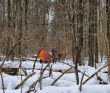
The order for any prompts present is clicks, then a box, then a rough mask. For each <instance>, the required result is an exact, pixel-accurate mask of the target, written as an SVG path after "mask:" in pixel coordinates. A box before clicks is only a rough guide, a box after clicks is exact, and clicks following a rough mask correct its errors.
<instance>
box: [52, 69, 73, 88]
mask: <svg viewBox="0 0 110 93" xmlns="http://www.w3.org/2000/svg"><path fill="white" fill-rule="evenodd" d="M70 69H72V68H69V69H67V70H66V71H65V72H64V73H62V74H61V75H60V76H59V77H58V78H57V79H56V80H55V81H54V82H53V83H52V84H51V86H53V85H54V84H55V83H56V82H57V81H58V80H59V79H60V78H61V77H62V76H63V75H64V74H65V73H66V72H68V71H69V70H70Z"/></svg>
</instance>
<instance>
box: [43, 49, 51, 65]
mask: <svg viewBox="0 0 110 93" xmlns="http://www.w3.org/2000/svg"><path fill="white" fill-rule="evenodd" d="M50 60H51V57H50V53H49V51H45V55H44V63H47V62H50Z"/></svg>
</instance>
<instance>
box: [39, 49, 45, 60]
mask: <svg viewBox="0 0 110 93" xmlns="http://www.w3.org/2000/svg"><path fill="white" fill-rule="evenodd" d="M43 56H44V50H41V51H40V53H39V57H40V60H43Z"/></svg>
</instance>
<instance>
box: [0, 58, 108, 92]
mask: <svg viewBox="0 0 110 93" xmlns="http://www.w3.org/2000/svg"><path fill="white" fill-rule="evenodd" d="M64 62H65V63H68V64H70V65H72V60H64ZM0 63H2V61H0ZM19 63H20V62H19V61H15V62H12V61H6V62H5V64H4V68H6V67H10V68H18V67H19ZM33 63H34V62H33V61H23V62H22V67H23V68H26V72H27V75H28V76H29V75H30V74H32V68H33ZM46 65H47V64H43V68H44V67H45V66H46ZM50 65H52V69H53V70H58V71H57V72H55V71H54V72H52V75H51V76H50V77H49V67H48V68H47V70H46V71H45V72H44V74H43V76H42V77H43V78H44V79H42V90H40V88H39V86H40V85H39V82H38V83H37V84H36V86H35V90H36V93H110V83H108V78H107V73H104V72H107V67H106V68H104V69H102V70H101V71H100V72H99V73H98V75H97V76H99V77H100V78H101V79H102V80H103V81H104V82H107V83H108V84H99V83H100V80H98V79H97V76H96V75H95V76H94V77H93V78H91V79H90V80H89V81H88V82H87V83H85V84H84V85H82V90H81V91H80V90H79V88H80V85H76V75H75V73H66V74H64V75H63V76H62V77H61V78H60V79H59V80H58V81H57V82H56V83H55V84H54V85H53V86H51V84H52V83H53V82H54V81H55V80H56V79H57V78H58V77H59V76H60V75H61V74H62V73H63V70H64V71H65V70H67V69H69V68H70V66H68V65H66V64H64V63H59V62H58V61H57V63H54V64H52V63H51V64H50ZM105 65H106V60H103V62H102V63H100V64H98V65H97V69H95V68H94V67H90V66H87V61H85V66H78V69H79V70H80V71H82V72H85V74H86V75H88V76H89V77H90V76H91V75H92V74H94V73H95V72H96V71H98V70H99V69H100V68H101V67H103V66H105ZM41 66H42V64H40V63H39V62H37V63H36V65H35V70H34V72H35V74H34V75H33V76H32V77H30V78H29V79H28V80H27V81H26V82H25V83H24V84H23V85H22V88H21V87H19V88H18V89H15V87H16V86H17V85H18V84H20V83H21V82H22V81H23V80H24V79H25V78H26V77H27V76H25V74H24V73H23V72H22V71H21V70H19V74H18V76H16V75H15V76H12V75H8V74H6V73H4V72H3V73H2V75H3V81H4V87H5V93H21V91H22V93H26V91H28V90H29V87H30V86H31V85H32V84H33V82H35V81H36V80H38V78H39V76H40V70H39V69H41ZM59 70H61V72H59ZM72 70H74V69H72ZM21 74H22V75H23V76H22V77H21ZM78 75H79V82H81V79H82V75H83V74H82V73H80V72H79V74H78ZM87 78H88V77H87V76H84V78H83V82H84V81H85V80H86V79H87ZM1 82H2V81H1V79H0V93H3V90H2V83H1ZM79 84H80V83H79ZM21 89H22V90H21ZM30 93H34V92H30Z"/></svg>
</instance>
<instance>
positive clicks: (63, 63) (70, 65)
mask: <svg viewBox="0 0 110 93" xmlns="http://www.w3.org/2000/svg"><path fill="white" fill-rule="evenodd" d="M59 62H61V63H63V64H66V65H68V66H70V67H72V68H74V69H75V67H73V66H72V65H70V64H68V63H65V62H62V61H59ZM78 72H80V73H82V74H84V75H85V76H87V77H89V76H88V75H86V74H85V73H83V72H82V71H80V70H78Z"/></svg>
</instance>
